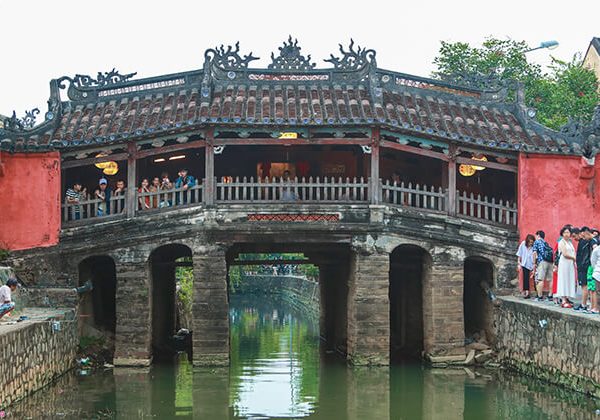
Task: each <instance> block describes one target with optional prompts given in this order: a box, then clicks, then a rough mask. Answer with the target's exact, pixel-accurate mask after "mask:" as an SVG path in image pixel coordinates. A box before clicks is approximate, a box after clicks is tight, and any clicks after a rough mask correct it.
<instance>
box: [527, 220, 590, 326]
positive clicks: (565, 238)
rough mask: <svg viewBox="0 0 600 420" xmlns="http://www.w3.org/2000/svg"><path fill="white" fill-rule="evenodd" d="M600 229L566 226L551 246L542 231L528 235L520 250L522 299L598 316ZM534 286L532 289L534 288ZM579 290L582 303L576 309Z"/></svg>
mask: <svg viewBox="0 0 600 420" xmlns="http://www.w3.org/2000/svg"><path fill="white" fill-rule="evenodd" d="M598 234H599V232H598V229H595V228H589V227H587V226H582V227H581V228H577V227H574V226H572V225H565V226H563V228H562V229H561V230H560V236H559V237H558V240H557V241H556V243H555V244H554V246H551V245H550V244H549V243H548V242H547V241H546V235H545V233H544V232H543V231H541V230H539V231H537V232H536V233H535V236H534V235H532V234H528V235H527V236H526V237H525V240H524V241H523V242H521V244H520V245H519V249H518V250H517V254H516V255H517V263H518V265H517V270H518V272H519V273H520V275H521V280H522V289H523V298H525V299H530V298H531V297H532V295H531V293H532V292H535V294H536V297H535V299H536V300H538V301H544V300H546V301H548V302H551V303H553V304H556V305H560V306H561V307H563V308H573V309H575V310H576V311H585V312H586V313H591V314H598V313H600V308H599V306H598V294H597V293H596V291H599V292H600V237H599V236H598ZM532 286H533V287H532ZM577 287H580V288H581V303H579V304H578V305H576V306H575V298H576V294H577Z"/></svg>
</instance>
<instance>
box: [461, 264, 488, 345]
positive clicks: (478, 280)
mask: <svg viewBox="0 0 600 420" xmlns="http://www.w3.org/2000/svg"><path fill="white" fill-rule="evenodd" d="M494 274H495V265H494V262H493V261H492V260H491V259H489V258H486V257H483V256H480V255H471V256H469V257H467V258H465V260H464V290H463V311H464V324H465V338H466V339H467V341H469V340H471V339H474V340H485V341H486V342H487V343H488V344H491V343H492V342H493V339H494V334H493V331H494V328H493V323H494V320H493V315H494V314H493V310H494V308H493V304H492V299H493V298H494V297H493V289H494V285H495V281H494V278H495V277H494Z"/></svg>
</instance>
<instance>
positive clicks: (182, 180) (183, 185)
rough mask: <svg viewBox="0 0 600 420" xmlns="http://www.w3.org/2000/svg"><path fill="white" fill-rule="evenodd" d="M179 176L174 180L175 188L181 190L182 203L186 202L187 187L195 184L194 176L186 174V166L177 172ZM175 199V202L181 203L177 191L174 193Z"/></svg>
mask: <svg viewBox="0 0 600 420" xmlns="http://www.w3.org/2000/svg"><path fill="white" fill-rule="evenodd" d="M178 175H179V178H177V179H176V180H175V189H181V190H183V191H184V192H183V203H187V202H188V194H189V193H188V192H187V190H188V189H189V188H192V187H194V186H196V178H194V177H193V176H191V175H188V170H187V169H186V168H182V169H180V170H179V172H178ZM192 198H193V197H192ZM175 201H176V203H177V204H181V200H180V198H179V193H177V194H176V195H175Z"/></svg>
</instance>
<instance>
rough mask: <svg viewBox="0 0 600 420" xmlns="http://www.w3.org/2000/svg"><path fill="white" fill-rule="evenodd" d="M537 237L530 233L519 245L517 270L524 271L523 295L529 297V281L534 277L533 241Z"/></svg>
mask: <svg viewBox="0 0 600 420" xmlns="http://www.w3.org/2000/svg"><path fill="white" fill-rule="evenodd" d="M534 242H535V237H534V236H533V235H532V234H531V233H530V234H528V235H527V236H526V237H525V240H524V241H523V242H521V245H519V249H518V250H517V272H518V273H522V278H523V292H524V295H523V297H524V298H525V299H529V283H530V279H531V278H532V277H533V243H534Z"/></svg>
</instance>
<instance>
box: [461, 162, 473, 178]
mask: <svg viewBox="0 0 600 420" xmlns="http://www.w3.org/2000/svg"><path fill="white" fill-rule="evenodd" d="M458 172H459V173H460V174H461V175H462V176H473V175H475V172H477V169H475V166H472V165H464V164H463V165H460V166H459V167H458Z"/></svg>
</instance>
